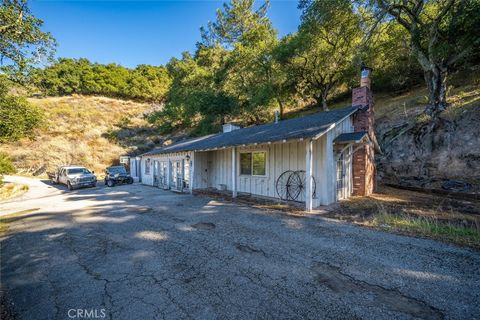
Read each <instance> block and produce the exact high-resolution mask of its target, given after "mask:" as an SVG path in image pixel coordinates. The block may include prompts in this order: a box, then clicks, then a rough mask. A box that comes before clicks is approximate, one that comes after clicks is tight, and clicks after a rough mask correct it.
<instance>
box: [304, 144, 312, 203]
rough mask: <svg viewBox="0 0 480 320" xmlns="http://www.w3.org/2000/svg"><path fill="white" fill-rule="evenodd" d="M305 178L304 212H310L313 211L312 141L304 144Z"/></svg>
mask: <svg viewBox="0 0 480 320" xmlns="http://www.w3.org/2000/svg"><path fill="white" fill-rule="evenodd" d="M305 161H306V164H305V177H306V186H305V210H306V211H308V212H310V211H312V209H313V184H312V176H313V141H312V140H308V141H307V142H306V149H305Z"/></svg>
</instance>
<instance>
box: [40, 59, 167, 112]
mask: <svg viewBox="0 0 480 320" xmlns="http://www.w3.org/2000/svg"><path fill="white" fill-rule="evenodd" d="M31 78H32V83H33V84H34V85H35V86H37V87H38V88H39V89H40V90H42V91H43V92H44V93H45V94H46V95H51V96H58V95H60V96H61V95H69V94H85V95H103V96H107V97H114V98H127V99H135V100H142V101H152V102H161V101H163V100H164V98H165V95H166V93H167V91H168V89H169V86H170V82H171V80H170V77H169V75H168V72H167V70H166V68H165V67H155V66H147V65H139V66H138V67H137V68H135V69H127V68H125V67H122V66H120V65H117V64H107V65H103V64H97V63H91V62H90V61H88V60H87V59H78V60H76V59H59V60H58V61H57V62H56V63H54V64H52V65H51V66H49V67H47V68H45V69H36V70H34V71H33V72H32V73H31Z"/></svg>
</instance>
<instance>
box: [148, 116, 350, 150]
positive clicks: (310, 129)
mask: <svg viewBox="0 0 480 320" xmlns="http://www.w3.org/2000/svg"><path fill="white" fill-rule="evenodd" d="M357 109H358V107H346V108H342V109H336V110H332V111H326V112H319V113H315V114H312V115H309V116H305V117H299V118H294V119H288V120H282V121H279V122H278V123H267V124H262V125H258V126H252V127H248V128H243V129H238V130H234V131H231V132H226V133H217V134H213V135H208V136H203V137H198V138H194V139H189V140H185V141H180V142H177V143H174V144H172V145H169V146H166V147H162V148H158V149H154V150H152V151H150V152H147V153H144V154H143V155H154V154H162V153H173V152H182V151H198V150H208V149H214V148H223V147H233V146H239V145H244V144H245V145H248V144H253V143H266V142H276V141H282V140H292V139H300V138H312V137H315V136H317V135H320V134H323V133H325V132H327V131H328V129H329V127H330V126H331V125H332V124H334V123H337V122H339V121H340V120H342V119H344V118H345V117H348V116H349V115H351V114H353V113H354V112H355V111H357Z"/></svg>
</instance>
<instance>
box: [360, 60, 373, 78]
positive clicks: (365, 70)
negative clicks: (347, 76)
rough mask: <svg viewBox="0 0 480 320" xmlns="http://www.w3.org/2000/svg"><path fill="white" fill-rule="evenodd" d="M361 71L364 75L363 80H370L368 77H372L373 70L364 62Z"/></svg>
mask: <svg viewBox="0 0 480 320" xmlns="http://www.w3.org/2000/svg"><path fill="white" fill-rule="evenodd" d="M360 71H361V73H362V78H368V77H370V74H372V71H373V68H372V67H368V66H366V65H365V64H364V63H363V62H362V67H361V68H360Z"/></svg>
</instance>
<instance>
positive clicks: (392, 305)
mask: <svg viewBox="0 0 480 320" xmlns="http://www.w3.org/2000/svg"><path fill="white" fill-rule="evenodd" d="M313 271H314V272H315V273H316V276H315V280H316V281H317V282H318V283H319V284H320V285H322V286H325V287H327V288H328V289H330V290H331V291H333V292H335V293H336V294H339V295H344V294H356V295H360V296H363V297H365V296H372V297H373V298H372V299H371V300H368V302H367V303H370V304H371V305H372V307H378V306H379V305H382V306H384V307H386V308H387V309H390V310H395V311H397V312H401V313H404V314H407V315H410V316H412V317H414V318H419V319H443V318H444V316H443V314H442V312H441V311H440V310H438V309H436V308H434V307H432V306H429V305H427V304H426V303H425V302H423V301H420V300H418V299H415V298H412V297H409V296H406V295H404V294H403V293H401V292H400V291H398V290H395V289H387V288H384V287H381V286H378V285H373V284H370V283H367V282H364V281H361V280H357V279H355V278H353V277H351V276H349V275H347V274H344V273H342V272H341V271H340V269H339V268H337V267H335V266H331V265H329V264H326V263H317V264H316V265H315V266H314V267H313Z"/></svg>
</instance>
